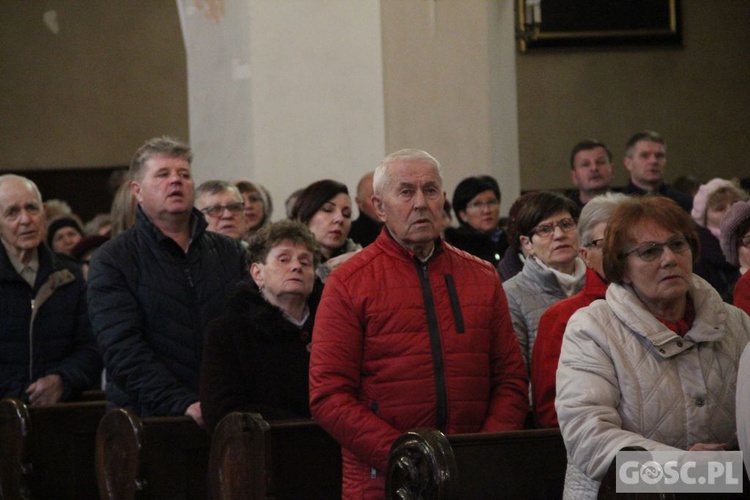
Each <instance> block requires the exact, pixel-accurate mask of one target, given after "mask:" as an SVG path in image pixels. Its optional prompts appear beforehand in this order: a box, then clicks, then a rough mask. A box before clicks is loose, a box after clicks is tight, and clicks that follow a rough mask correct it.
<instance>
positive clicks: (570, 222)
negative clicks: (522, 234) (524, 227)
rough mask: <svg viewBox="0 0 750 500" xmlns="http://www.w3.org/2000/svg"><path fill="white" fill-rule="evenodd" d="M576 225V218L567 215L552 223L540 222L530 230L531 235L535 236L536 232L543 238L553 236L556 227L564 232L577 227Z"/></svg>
mask: <svg viewBox="0 0 750 500" xmlns="http://www.w3.org/2000/svg"><path fill="white" fill-rule="evenodd" d="M576 225H577V224H576V221H575V219H573V218H571V217H566V218H564V219H560V220H559V221H557V222H553V223H550V224H539V225H538V226H537V227H535V228H534V229H532V230H531V231H530V232H529V236H534V235H535V234H536V235H537V236H539V237H541V238H549V237H550V236H552V233H554V232H555V228H556V227H559V228H560V230H561V231H562V232H563V233H567V232H568V231H572V230H573V229H575V228H576Z"/></svg>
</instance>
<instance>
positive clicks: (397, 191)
mask: <svg viewBox="0 0 750 500" xmlns="http://www.w3.org/2000/svg"><path fill="white" fill-rule="evenodd" d="M382 190H383V192H382V193H380V194H379V195H377V194H376V196H375V199H374V201H375V208H376V210H377V212H378V217H380V220H382V221H383V222H384V223H385V225H386V226H387V227H388V229H389V230H390V232H391V235H393V237H395V238H396V240H398V241H399V242H400V243H401V244H403V245H404V246H405V247H407V248H410V249H412V250H413V247H414V246H415V245H423V244H426V243H429V242H431V241H433V240H434V239H435V238H437V237H438V236H439V235H440V229H441V227H442V225H441V221H442V218H443V202H444V200H445V198H444V194H443V183H442V180H441V179H440V174H439V173H438V170H437V168H435V166H434V165H432V164H431V163H430V162H428V161H425V160H401V161H396V162H394V163H392V164H390V165H389V166H388V182H387V183H386V184H385V185H384V186H383V188H382Z"/></svg>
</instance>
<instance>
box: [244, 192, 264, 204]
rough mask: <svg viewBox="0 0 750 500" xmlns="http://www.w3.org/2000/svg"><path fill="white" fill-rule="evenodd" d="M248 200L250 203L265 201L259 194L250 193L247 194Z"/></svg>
mask: <svg viewBox="0 0 750 500" xmlns="http://www.w3.org/2000/svg"><path fill="white" fill-rule="evenodd" d="M247 201H248V202H250V203H263V198H261V197H260V196H259V195H257V194H249V195H247Z"/></svg>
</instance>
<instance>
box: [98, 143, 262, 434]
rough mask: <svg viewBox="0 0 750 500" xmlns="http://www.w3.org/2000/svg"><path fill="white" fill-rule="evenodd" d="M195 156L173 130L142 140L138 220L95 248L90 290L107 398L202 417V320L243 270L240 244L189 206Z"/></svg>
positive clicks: (150, 411) (133, 171) (155, 411)
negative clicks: (211, 229)
mask: <svg viewBox="0 0 750 500" xmlns="http://www.w3.org/2000/svg"><path fill="white" fill-rule="evenodd" d="M191 160H192V153H191V151H190V148H189V147H188V146H187V145H185V144H181V143H179V142H177V141H174V140H173V139H169V138H155V139H152V140H150V141H148V142H147V143H146V144H144V145H143V146H142V147H141V148H140V149H139V150H138V152H137V153H136V155H135V158H134V159H133V162H132V163H131V166H130V178H131V187H132V190H133V193H134V195H135V198H136V201H137V202H138V205H139V206H138V208H137V212H136V222H135V226H134V227H132V228H130V229H129V230H127V231H126V232H124V233H123V234H121V235H120V236H118V237H117V238H115V239H114V240H112V241H110V242H108V243H107V244H105V245H104V246H103V247H102V248H101V249H100V250H99V252H98V253H97V254H96V256H95V257H94V260H93V261H92V263H91V270H90V272H89V294H88V298H89V314H90V316H91V322H92V325H93V327H94V333H95V335H96V337H97V341H98V343H99V347H100V349H101V351H102V355H103V357H104V365H105V367H106V369H107V377H108V384H107V389H106V392H107V399H108V400H109V401H111V402H112V403H114V404H116V405H117V406H128V407H131V408H133V409H134V410H135V411H136V413H138V414H139V415H140V416H142V417H148V416H154V415H183V414H184V415H188V416H190V417H192V418H193V419H194V420H195V421H196V422H197V423H198V424H199V425H203V418H202V413H201V408H200V402H199V399H198V384H199V376H198V370H199V367H200V363H201V356H202V347H203V330H204V329H205V326H206V324H207V323H208V322H209V321H210V320H211V319H213V318H214V317H216V316H218V314H219V313H220V312H221V309H222V306H223V304H224V301H225V298H226V297H227V296H228V294H229V291H230V290H231V289H232V288H233V287H234V286H235V285H236V284H237V283H238V282H239V281H242V280H245V281H247V280H249V274H248V271H247V264H246V259H245V256H244V252H243V250H242V248H241V247H240V244H239V243H238V242H237V241H234V240H232V239H230V238H228V237H226V236H223V235H220V234H217V233H211V232H208V231H206V221H205V219H204V218H203V216H202V214H201V213H200V212H199V211H198V210H196V209H194V208H193V201H194V194H195V186H194V183H193V179H192V174H191V167H190V162H191Z"/></svg>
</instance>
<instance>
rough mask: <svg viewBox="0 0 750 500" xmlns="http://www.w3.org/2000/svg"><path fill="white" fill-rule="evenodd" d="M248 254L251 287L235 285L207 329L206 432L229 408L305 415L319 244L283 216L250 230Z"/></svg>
mask: <svg viewBox="0 0 750 500" xmlns="http://www.w3.org/2000/svg"><path fill="white" fill-rule="evenodd" d="M248 254H249V258H250V261H251V265H250V274H251V275H252V278H253V281H254V282H255V285H256V286H255V287H253V286H251V285H249V284H248V285H244V286H242V287H241V288H240V289H238V291H237V292H236V293H235V294H234V295H233V296H232V298H231V299H230V301H229V304H228V306H227V308H226V309H225V311H224V312H223V314H222V315H221V316H220V317H219V318H217V319H216V320H214V321H213V322H211V323H210V324H209V326H208V328H207V330H206V339H205V344H204V346H203V362H202V365H201V382H200V401H201V407H202V410H203V418H204V420H205V422H206V426H207V428H208V429H209V430H212V429H213V428H214V427H215V426H216V424H217V423H218V422H219V420H221V419H222V418H223V417H224V416H225V415H226V414H228V413H230V412H232V411H243V412H249V411H253V412H259V413H261V414H262V415H263V417H264V418H265V419H267V420H269V419H284V418H302V417H309V416H310V410H309V400H308V391H307V374H308V368H307V367H308V364H309V362H310V350H309V347H310V342H311V341H312V331H313V324H314V320H315V311H316V308H317V305H318V300H319V292H318V293H314V294H313V286H314V281H315V266H316V265H317V263H318V262H319V256H320V254H319V247H318V244H317V242H316V241H315V239H314V238H313V236H312V234H311V233H310V231H309V230H308V229H307V228H306V227H305V226H304V225H303V224H300V223H299V222H294V221H289V220H284V221H280V222H277V223H275V224H270V225H267V226H266V227H264V228H263V229H261V230H260V231H259V232H258V233H256V235H255V237H254V238H253V239H252V241H251V243H250V247H249V248H248Z"/></svg>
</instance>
